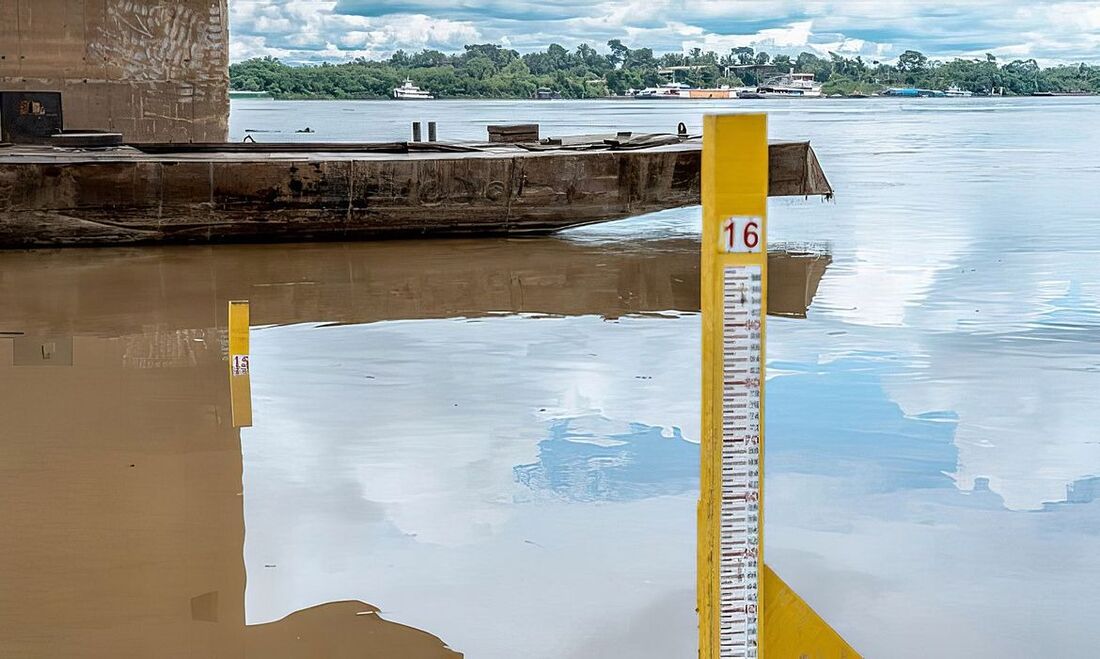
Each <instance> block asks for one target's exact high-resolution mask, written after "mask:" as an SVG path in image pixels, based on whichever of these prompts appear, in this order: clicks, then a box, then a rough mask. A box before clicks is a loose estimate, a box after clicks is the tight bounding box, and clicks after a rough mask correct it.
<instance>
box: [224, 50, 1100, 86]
mask: <svg viewBox="0 0 1100 659" xmlns="http://www.w3.org/2000/svg"><path fill="white" fill-rule="evenodd" d="M607 46H608V51H609V52H607V53H606V54H604V53H600V52H598V51H597V50H596V49H595V48H593V47H592V46H590V45H588V44H581V45H580V46H578V47H577V48H576V49H575V50H568V49H566V48H564V47H562V46H560V45H558V44H552V45H551V46H550V47H549V48H547V49H546V50H545V51H542V52H534V53H527V54H523V55H521V54H520V53H518V52H516V51H515V50H511V49H508V48H504V47H502V46H499V45H496V44H474V45H469V46H465V48H464V49H463V52H461V53H457V54H446V53H442V52H439V51H437V50H423V51H421V52H418V53H407V52H405V51H401V50H399V51H397V52H396V53H394V54H393V56H392V57H390V58H388V59H383V60H369V59H365V58H358V59H355V60H353V61H350V62H346V63H340V64H331V63H324V64H318V65H303V66H290V65H288V64H285V63H283V62H281V61H279V60H278V59H274V58H271V57H265V58H255V59H250V60H247V61H244V62H239V63H237V64H233V65H231V66H230V67H229V75H230V81H231V83H230V84H231V88H232V89H234V90H241V91H260V92H267V93H270V94H272V95H273V96H275V97H276V98H337V99H367V98H387V97H390V96H391V95H392V91H393V89H394V87H397V86H399V85H400V84H401V83H402V82H403V81H404V80H405V78H406V77H408V78H410V79H412V81H413V82H414V83H416V84H417V85H418V86H419V87H421V88H422V89H425V90H428V91H430V92H432V93H433V94H435V95H436V96H437V97H439V98H530V97H532V96H533V95H534V94H535V92H536V90H537V89H539V88H547V89H550V90H553V91H554V92H557V93H558V94H560V95H561V96H562V97H563V98H600V97H604V96H609V95H618V94H623V93H625V92H626V91H627V90H629V89H642V88H644V87H653V86H656V85H658V84H660V83H662V82H668V81H669V80H670V75H672V76H675V78H676V81H677V82H682V83H686V84H689V85H691V86H693V87H717V86H721V85H730V86H741V85H749V86H751V85H756V84H758V83H760V82H762V81H763V79H764V78H766V77H768V76H769V75H775V73H776V72H786V71H788V70H789V69H791V68H793V69H794V70H795V71H796V72H801V73H813V74H814V76H815V77H816V79H817V80H819V81H821V82H823V83H825V87H824V91H825V93H827V94H830V93H840V94H847V93H853V92H861V93H872V92H876V91H879V90H882V89H885V88H887V87H906V86H915V87H921V88H927V89H945V88H947V87H949V86H951V85H956V86H958V87H959V88H961V89H965V90H969V91H971V92H974V93H975V94H986V93H990V91H991V90H998V91H999V90H1001V89H1003V90H1004V93H1005V94H1018V95H1027V94H1032V93H1035V92H1054V93H1097V92H1100V66H1090V65H1087V64H1076V65H1062V66H1055V67H1049V68H1042V67H1040V66H1039V65H1038V63H1037V62H1036V61H1035V60H1033V59H1028V60H1013V61H1011V62H1007V63H1001V62H998V61H997V59H996V57H994V56H993V55H986V56H985V57H984V58H978V59H962V58H956V59H952V60H950V61H940V60H933V59H929V58H928V57H926V56H925V55H923V54H922V53H919V52H917V51H914V50H907V51H905V52H904V53H902V55H901V56H900V57H899V58H898V60H897V61H896V62H895V63H893V64H890V63H885V62H879V61H868V60H865V59H863V58H862V57H844V56H842V55H838V54H836V53H830V54H829V56H828V57H820V56H817V55H814V54H812V53H805V52H804V53H800V54H799V55H797V56H794V57H792V56H791V55H785V54H777V55H770V54H769V53H766V52H757V51H755V50H754V49H752V48H748V47H740V48H734V49H732V50H731V51H729V52H728V53H725V54H718V53H715V52H709V51H708V52H704V51H703V50H701V49H699V48H695V49H693V50H691V51H690V52H688V53H665V54H663V55H655V54H654V53H653V51H652V50H651V49H649V48H630V47H627V46H625V45H624V44H623V43H622V42H621V41H620V40H618V39H613V40H611V41H609V42H608V43H607ZM674 67H678V68H675V70H674V72H673V73H672V74H669V73H667V70H669V69H673V68H674ZM662 70H666V73H664V74H662V73H661V71H662Z"/></svg>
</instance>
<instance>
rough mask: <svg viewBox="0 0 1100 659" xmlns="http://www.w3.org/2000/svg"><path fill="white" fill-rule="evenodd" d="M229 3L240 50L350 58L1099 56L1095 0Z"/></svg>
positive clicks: (1098, 1) (235, 51)
mask: <svg viewBox="0 0 1100 659" xmlns="http://www.w3.org/2000/svg"><path fill="white" fill-rule="evenodd" d="M230 8H231V20H232V25H231V29H232V33H231V34H232V39H233V45H232V49H231V57H232V58H233V59H234V60H240V59H243V58H247V57H254V56H257V55H273V56H277V57H281V58H284V59H286V60H288V61H322V60H346V59H351V58H354V57H359V56H365V57H384V56H388V55H389V54H391V53H393V52H394V51H395V50H398V49H405V50H418V49H422V48H435V49H439V50H443V51H458V50H461V48H462V46H463V45H464V44H466V43H471V42H489V41H491V42H495V43H504V44H508V45H510V47H513V48H516V49H518V50H521V51H523V50H536V49H543V48H545V47H546V46H547V45H548V44H550V43H553V42H557V43H561V44H563V45H566V46H568V47H572V46H574V45H576V44H578V43H582V42H587V43H591V44H595V45H597V46H601V45H602V44H604V43H605V42H606V41H607V40H608V39H613V38H619V39H623V40H624V41H625V42H627V43H628V45H633V46H635V47H650V48H653V49H654V50H655V51H656V52H668V51H681V50H688V49H690V48H693V47H700V48H704V49H715V50H720V51H726V50H728V49H729V48H731V47H733V46H740V45H748V46H753V47H754V48H757V49H762V50H767V51H768V52H770V53H773V54H775V53H779V52H784V53H788V54H791V55H796V54H797V53H798V52H801V51H804V50H806V51H811V52H816V53H821V54H824V53H827V52H829V51H834V52H840V53H844V54H848V55H856V54H858V55H863V56H865V57H874V58H878V59H889V58H892V57H895V56H897V54H899V53H900V52H901V51H902V50H905V49H907V48H914V49H917V50H921V51H923V52H925V53H927V54H928V55H930V56H932V57H936V58H948V57H952V56H955V55H966V56H970V55H977V56H981V55H984V53H986V52H991V53H994V54H996V55H998V56H999V57H1002V58H1005V59H1008V58H1016V57H1020V58H1027V57H1034V58H1036V59H1039V60H1040V61H1041V62H1054V61H1098V60H1100V0H1088V1H1060V2H1059V1H1054V2H1051V1H1043V0H1039V1H1032V2H1025V1H1023V0H1011V1H1004V0H999V1H994V0H973V1H971V2H967V3H962V4H960V3H947V2H940V1H935V2H932V1H928V0H896V1H894V2H889V3H871V2H862V1H858V0H810V1H806V2H796V1H794V0H754V1H744V2H732V1H729V0H603V1H601V2H580V1H578V0H543V1H542V2H518V1H515V2H513V1H504V0H463V1H462V2H455V1H452V0H372V1H370V2H367V1H365V0H339V1H338V0H230Z"/></svg>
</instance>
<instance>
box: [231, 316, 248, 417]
mask: <svg viewBox="0 0 1100 659" xmlns="http://www.w3.org/2000/svg"><path fill="white" fill-rule="evenodd" d="M248 344H249V307H248V301H247V300H243V301H240V300H238V301H231V302H230V303H229V391H230V397H231V405H232V407H231V410H232V415H233V427H234V428H248V427H251V426H252V382H251V379H250V377H251V376H250V375H249V364H248V359H249V357H248V354H249V345H248Z"/></svg>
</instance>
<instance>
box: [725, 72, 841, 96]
mask: <svg viewBox="0 0 1100 659" xmlns="http://www.w3.org/2000/svg"><path fill="white" fill-rule="evenodd" d="M738 96H739V97H740V98H820V97H821V83H820V82H817V81H816V80H814V74H812V73H795V72H794V69H791V70H790V72H789V73H785V74H783V75H780V76H774V77H771V78H768V79H767V80H765V81H764V83H763V84H761V85H760V86H758V87H757V88H756V92H755V94H752V93H746V94H744V95H742V94H738Z"/></svg>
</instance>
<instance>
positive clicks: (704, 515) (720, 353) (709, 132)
mask: <svg viewBox="0 0 1100 659" xmlns="http://www.w3.org/2000/svg"><path fill="white" fill-rule="evenodd" d="M702 197H703V240H702V268H701V271H702V289H701V295H702V311H703V398H702V409H703V419H702V465H701V468H702V472H701V483H700V489H701V493H700V499H699V564H698V579H699V582H698V599H699V632H700V634H699V648H700V649H699V655H700V657H702V659H733V658H735V657H736V658H741V657H755V658H757V659H759V658H761V657H767V659H773V658H774V659H798V658H799V657H813V658H815V659H818V658H821V659H826V658H830V659H831V658H834V657H835V658H839V657H857V656H858V655H857V654H856V653H855V652H854V651H853V650H852V649H851V647H849V646H848V645H847V643H845V642H844V641H843V639H841V638H840V636H838V635H837V634H836V632H834V631H833V630H832V629H831V628H830V627H829V626H828V625H827V624H825V622H824V621H823V620H822V619H821V618H820V617H819V616H818V615H817V614H816V613H814V612H813V611H812V610H811V609H810V608H809V606H807V605H806V603H805V602H804V601H803V600H802V599H801V598H799V597H798V596H797V595H796V594H795V593H794V592H793V591H791V590H790V588H789V587H788V586H787V585H786V584H785V583H784V582H783V581H782V580H781V579H779V578H778V577H776V576H775V575H774V574H773V573H772V572H771V571H770V570H768V568H767V567H766V565H765V564H764V533H763V530H764V382H765V373H764V370H765V354H766V351H765V345H766V341H765V338H766V321H765V318H766V314H767V299H768V295H767V282H768V254H767V251H768V250H767V201H768V129H767V117H766V115H763V114H742V115H727V116H708V117H707V118H706V121H705V125H704V130H703V168H702Z"/></svg>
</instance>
